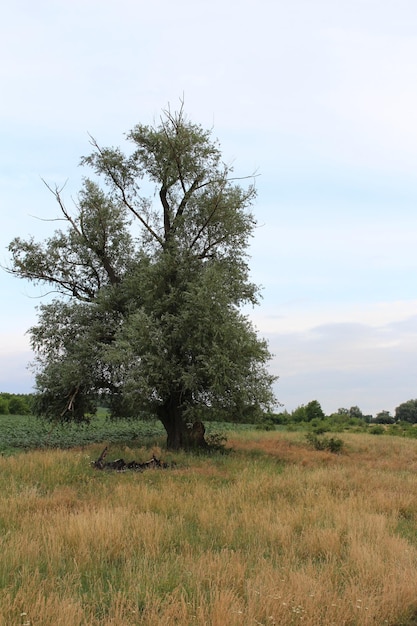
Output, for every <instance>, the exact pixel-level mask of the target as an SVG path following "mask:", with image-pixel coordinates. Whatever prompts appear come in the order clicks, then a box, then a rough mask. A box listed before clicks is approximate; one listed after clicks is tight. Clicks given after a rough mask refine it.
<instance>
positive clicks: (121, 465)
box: [91, 446, 168, 472]
mask: <svg viewBox="0 0 417 626" xmlns="http://www.w3.org/2000/svg"><path fill="white" fill-rule="evenodd" d="M107 451H108V448H107V446H106V447H105V448H104V450H103V452H102V453H101V454H100V456H99V457H98V459H97V461H92V462H91V465H92V466H93V467H95V468H96V469H100V470H103V469H105V470H116V471H117V472H124V471H126V470H133V471H135V472H143V471H144V470H147V469H167V468H168V463H163V462H162V461H160V459H157V458H156V456H155V455H154V454H153V455H152V458H151V459H150V460H149V461H145V462H144V463H138V462H137V461H129V462H128V463H126V461H125V460H124V459H116V460H115V461H105V460H104V459H105V458H106V456H107Z"/></svg>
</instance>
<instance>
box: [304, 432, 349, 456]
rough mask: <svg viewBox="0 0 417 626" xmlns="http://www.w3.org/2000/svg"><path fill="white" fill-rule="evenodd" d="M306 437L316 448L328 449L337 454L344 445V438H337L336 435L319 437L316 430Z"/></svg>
mask: <svg viewBox="0 0 417 626" xmlns="http://www.w3.org/2000/svg"><path fill="white" fill-rule="evenodd" d="M306 439H307V441H308V443H309V444H310V445H312V446H313V448H314V449H315V450H328V451H329V452H333V453H335V454H338V453H339V452H341V450H342V448H343V446H344V442H343V440H342V439H336V438H335V437H319V436H318V435H317V434H316V433H314V432H309V433H307V434H306Z"/></svg>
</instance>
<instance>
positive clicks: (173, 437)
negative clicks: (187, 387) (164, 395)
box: [158, 394, 207, 450]
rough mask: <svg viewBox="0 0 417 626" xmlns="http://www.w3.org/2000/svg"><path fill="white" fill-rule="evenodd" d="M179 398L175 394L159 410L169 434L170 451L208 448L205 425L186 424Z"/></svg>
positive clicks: (200, 423)
mask: <svg viewBox="0 0 417 626" xmlns="http://www.w3.org/2000/svg"><path fill="white" fill-rule="evenodd" d="M179 398H180V396H176V395H175V394H174V395H173V396H171V397H170V398H169V400H167V401H165V402H164V404H163V405H162V406H161V407H160V408H159V410H158V417H159V419H160V420H161V422H162V424H163V425H164V428H165V430H166V433H167V448H168V450H180V449H181V448H184V449H189V448H205V447H207V442H206V440H205V439H204V433H205V428H204V425H203V423H202V422H194V423H193V424H186V422H185V420H184V414H183V409H182V406H181V403H180V402H179Z"/></svg>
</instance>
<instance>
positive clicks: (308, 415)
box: [305, 400, 325, 422]
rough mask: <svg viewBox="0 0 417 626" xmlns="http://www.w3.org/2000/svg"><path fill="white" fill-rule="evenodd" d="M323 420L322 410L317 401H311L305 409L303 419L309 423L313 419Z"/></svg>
mask: <svg viewBox="0 0 417 626" xmlns="http://www.w3.org/2000/svg"><path fill="white" fill-rule="evenodd" d="M324 418H325V415H324V413H323V409H322V408H321V404H320V402H318V400H311V402H309V403H308V404H307V405H306V407H305V419H306V421H307V422H311V420H313V419H318V420H322V419H324Z"/></svg>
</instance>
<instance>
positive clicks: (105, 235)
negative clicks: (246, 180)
mask: <svg viewBox="0 0 417 626" xmlns="http://www.w3.org/2000/svg"><path fill="white" fill-rule="evenodd" d="M127 139H128V140H129V141H130V143H131V144H132V146H133V150H132V151H131V152H130V153H129V154H124V153H123V152H122V151H121V150H120V149H119V148H103V147H101V146H99V144H98V143H97V142H96V141H95V140H92V146H93V152H92V153H91V154H90V155H89V156H87V157H84V158H83V159H82V164H83V165H84V166H88V167H90V168H91V169H92V170H93V172H94V174H95V176H96V179H95V180H92V179H90V178H86V179H85V180H84V183H83V187H82V189H81V192H80V194H79V197H78V202H77V204H76V206H75V209H74V210H73V212H71V211H70V210H69V209H67V207H66V206H65V202H64V199H63V197H62V189H58V188H50V190H51V191H52V192H53V194H54V196H55V199H56V201H57V203H58V206H59V208H60V212H61V219H62V220H63V221H64V223H65V226H66V229H63V230H58V231H56V232H55V234H54V235H53V236H52V237H50V238H49V239H47V240H46V241H44V242H43V243H38V242H35V241H34V240H33V238H30V239H28V240H26V241H25V240H22V239H20V238H16V239H14V240H13V241H12V242H11V244H10V245H9V250H10V253H11V259H12V263H11V267H10V268H9V271H10V272H11V273H12V274H14V275H16V276H18V277H20V278H25V279H28V280H30V281H32V282H33V283H35V284H38V283H41V284H44V285H47V286H48V287H49V288H52V289H53V290H55V291H56V292H57V297H56V298H55V299H54V300H53V301H52V302H50V303H48V304H42V305H41V306H40V308H39V320H38V323H37V325H36V326H34V327H33V328H31V329H30V335H31V343H32V347H33V349H34V351H35V354H36V388H37V399H36V407H37V412H38V413H39V414H41V415H44V416H46V417H48V418H50V419H59V420H62V421H67V420H78V421H81V420H83V419H85V418H86V416H87V415H88V413H91V412H94V411H95V408H96V403H97V395H98V394H102V395H104V396H105V397H106V398H107V400H108V402H109V404H110V407H111V411H112V414H113V415H114V416H127V415H131V416H136V417H139V416H140V415H143V414H145V415H154V416H156V417H157V418H159V419H160V420H161V422H162V423H163V425H164V427H165V429H166V432H167V444H168V447H170V448H174V449H178V448H180V447H186V446H187V444H188V443H189V438H188V430H187V423H188V422H193V421H194V420H196V419H201V418H210V417H213V416H216V417H219V416H223V417H227V416H233V418H234V419H235V420H238V419H239V417H240V416H241V417H240V419H243V416H244V415H245V414H247V413H253V414H257V413H259V412H260V411H263V410H267V409H270V408H271V407H272V406H273V405H274V403H275V399H274V395H273V392H272V383H273V381H274V377H273V376H271V375H270V374H269V373H268V371H267V369H266V365H267V363H268V361H269V360H270V356H271V355H270V353H269V351H268V347H267V344H266V342H265V341H264V340H262V339H259V338H258V336H257V333H256V331H255V329H254V328H253V326H252V324H251V322H250V321H249V319H248V318H247V317H245V316H244V315H243V314H242V313H241V312H240V307H241V306H242V305H243V304H247V303H251V304H252V305H255V304H257V303H258V288H257V286H256V285H254V284H253V283H251V282H250V280H249V269H248V265H247V247H248V242H249V238H250V237H251V236H252V235H253V231H254V228H255V219H254V217H253V215H252V213H251V211H250V207H251V205H252V203H253V201H254V199H255V189H254V187H253V185H251V184H249V185H248V186H247V187H246V188H243V187H242V186H241V184H240V183H239V181H238V180H237V179H235V178H233V176H232V169H231V168H230V167H229V166H227V165H225V164H224V163H223V162H222V158H221V153H220V150H219V147H218V145H217V143H216V142H215V141H213V140H212V139H211V134H210V132H209V131H205V130H203V129H202V128H201V127H200V126H198V125H195V124H192V123H191V122H190V121H188V120H187V119H186V117H185V115H184V112H183V108H182V107H181V109H180V111H179V112H178V113H171V112H170V111H169V110H168V111H165V112H164V114H163V116H162V118H161V121H160V124H159V125H158V126H156V127H152V126H143V125H138V126H136V127H135V128H134V129H133V130H132V131H131V132H130V133H128V135H127ZM142 183H143V184H145V185H147V186H149V185H152V186H153V187H154V189H155V195H154V197H150V198H149V197H147V196H144V195H143V194H142V191H141V185H142Z"/></svg>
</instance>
